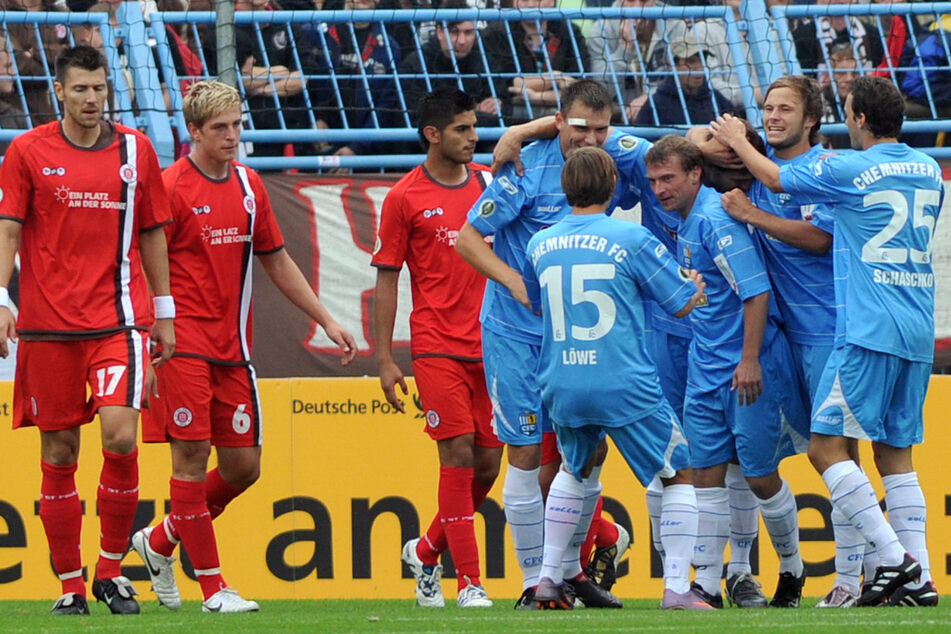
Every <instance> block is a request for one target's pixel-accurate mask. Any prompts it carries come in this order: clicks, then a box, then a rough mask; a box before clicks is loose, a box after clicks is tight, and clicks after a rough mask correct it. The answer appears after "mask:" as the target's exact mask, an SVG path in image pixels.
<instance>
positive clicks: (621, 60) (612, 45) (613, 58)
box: [587, 0, 663, 104]
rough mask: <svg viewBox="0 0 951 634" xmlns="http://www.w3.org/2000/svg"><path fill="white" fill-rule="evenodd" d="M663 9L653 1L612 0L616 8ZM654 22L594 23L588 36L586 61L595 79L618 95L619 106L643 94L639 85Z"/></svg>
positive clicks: (638, 20)
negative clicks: (589, 62) (619, 95)
mask: <svg viewBox="0 0 951 634" xmlns="http://www.w3.org/2000/svg"><path fill="white" fill-rule="evenodd" d="M658 5H661V6H662V5H663V3H658V2H656V0H615V2H614V4H613V5H611V6H612V7H615V8H645V7H653V6H658ZM656 25H657V21H656V20H646V19H640V18H624V19H622V20H602V21H600V22H597V23H595V25H594V26H593V27H592V28H591V31H590V32H589V34H588V37H587V40H588V57H589V58H590V59H591V68H590V70H591V72H592V73H594V78H595V79H597V80H598V81H600V82H602V83H604V84H605V85H606V86H607V87H608V89H609V90H611V91H612V92H614V89H615V84H614V82H615V81H617V84H618V85H617V88H618V89H619V90H620V92H621V103H624V104H626V103H630V101H631V100H632V99H634V98H635V97H638V96H640V95H641V94H642V93H643V92H644V86H643V82H642V81H641V78H642V76H643V75H642V72H643V70H644V63H643V60H644V59H646V57H647V50H648V47H649V46H650V43H651V40H652V39H653V35H654V31H655V27H656Z"/></svg>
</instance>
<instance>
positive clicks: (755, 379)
mask: <svg viewBox="0 0 951 634" xmlns="http://www.w3.org/2000/svg"><path fill="white" fill-rule="evenodd" d="M768 314H769V291H767V292H765V293H760V294H759V295H754V296H753V297H750V298H749V299H747V300H745V301H744V302H743V356H742V357H741V358H740V362H739V363H738V364H737V366H736V370H734V372H733V385H731V386H730V390H731V391H735V392H736V396H737V402H738V403H739V404H740V406H743V405H752V404H753V403H755V402H756V399H757V398H759V396H760V394H762V393H763V369H762V368H761V367H760V364H759V352H760V348H761V347H762V346H763V335H764V334H765V333H766V318H767V316H768Z"/></svg>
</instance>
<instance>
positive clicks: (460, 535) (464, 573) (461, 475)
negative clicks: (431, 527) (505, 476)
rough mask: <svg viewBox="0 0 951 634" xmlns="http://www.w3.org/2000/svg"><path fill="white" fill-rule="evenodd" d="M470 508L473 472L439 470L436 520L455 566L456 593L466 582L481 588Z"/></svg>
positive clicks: (476, 546)
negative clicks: (438, 520) (439, 524)
mask: <svg viewBox="0 0 951 634" xmlns="http://www.w3.org/2000/svg"><path fill="white" fill-rule="evenodd" d="M473 509H474V507H473V499H472V469H464V468H461V467H440V468H439V519H440V521H441V522H442V528H443V531H444V533H445V535H446V540H447V541H448V542H449V550H450V552H452V560H453V563H455V565H456V577H457V579H458V589H459V590H462V589H463V588H464V587H466V585H468V583H473V584H475V585H481V581H480V580H479V576H480V571H479V546H478V544H476V538H475V528H474V519H475V518H474V517H473V515H474V513H475V511H474V510H473ZM464 577H468V582H467V581H466V580H465V579H464Z"/></svg>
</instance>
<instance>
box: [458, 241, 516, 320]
mask: <svg viewBox="0 0 951 634" xmlns="http://www.w3.org/2000/svg"><path fill="white" fill-rule="evenodd" d="M456 252H457V253H458V254H459V255H460V256H461V257H462V259H463V260H465V261H466V262H468V263H469V264H470V265H471V266H472V268H474V269H475V270H476V271H478V272H479V273H482V275H485V276H486V277H487V278H489V279H490V280H493V281H495V282H498V283H499V284H501V285H503V286H504V287H505V288H507V289H508V290H509V292H510V293H511V294H512V297H514V298H515V301H517V302H518V303H520V304H521V305H523V306H525V307H526V308H528V309H529V310H531V309H532V305H531V302H529V300H528V291H526V290H525V280H523V279H522V274H521V273H519V272H518V271H516V270H515V269H513V268H512V267H511V266H509V265H508V264H506V263H505V262H503V261H502V260H501V258H499V256H497V255H496V254H495V251H493V250H492V247H490V246H489V244H488V243H487V242H486V241H485V237H484V236H483V235H482V234H481V233H479V230H478V229H476V228H475V227H473V226H472V225H470V224H469V223H468V222H466V223H465V224H464V225H462V229H460V230H459V237H458V238H457V239H456Z"/></svg>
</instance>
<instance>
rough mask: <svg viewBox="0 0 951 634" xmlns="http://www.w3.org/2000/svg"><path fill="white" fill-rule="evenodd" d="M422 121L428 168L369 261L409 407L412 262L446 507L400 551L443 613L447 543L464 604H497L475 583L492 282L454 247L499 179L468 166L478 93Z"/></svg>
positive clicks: (408, 188) (442, 95)
mask: <svg viewBox="0 0 951 634" xmlns="http://www.w3.org/2000/svg"><path fill="white" fill-rule="evenodd" d="M417 118H418V122H419V138H420V141H421V143H422V145H423V147H424V148H425V149H426V160H425V161H424V162H423V164H422V165H420V166H419V167H417V168H416V169H414V170H413V171H412V172H410V173H409V174H407V175H406V176H404V177H403V178H402V179H400V181H399V182H398V183H397V184H396V185H395V186H394V187H393V189H391V190H390V192H389V193H388V194H387V196H386V199H385V200H384V202H383V211H382V214H381V219H380V230H379V235H378V236H377V241H376V249H375V251H374V254H373V261H372V264H373V266H375V267H377V277H376V300H375V302H376V303H375V312H374V318H373V324H374V328H375V332H376V345H377V362H378V365H379V368H380V383H381V385H382V387H383V393H384V394H385V395H386V400H387V401H389V402H390V404H391V405H393V406H394V407H396V408H397V409H399V411H401V412H402V411H405V410H404V407H403V402H402V400H401V399H400V398H399V396H398V395H397V393H396V386H397V385H399V386H400V388H401V390H402V391H403V394H406V393H407V390H406V381H405V380H404V378H403V372H402V371H401V370H400V368H399V366H398V365H397V364H396V362H395V361H394V360H393V350H392V348H393V323H394V320H395V319H396V303H397V282H398V280H399V275H400V269H401V268H402V267H403V263H404V262H405V263H406V264H407V266H408V267H409V273H410V283H411V285H412V290H413V312H412V314H411V315H410V335H411V346H410V347H411V352H412V356H413V374H414V375H415V376H416V386H417V387H418V388H419V394H420V397H421V399H422V403H423V407H424V408H425V410H426V426H425V430H426V432H427V433H428V434H429V436H430V437H431V438H432V439H433V440H435V441H436V448H437V451H438V452H439V464H440V467H439V493H438V499H439V511H438V512H437V513H436V516H435V517H434V518H433V521H432V523H431V524H430V526H429V529H428V530H427V531H426V534H425V535H424V536H423V537H421V538H416V539H412V540H410V541H408V542H407V543H406V544H405V545H404V547H403V561H404V562H406V564H407V565H408V566H409V567H410V569H411V570H412V571H413V575H414V576H415V577H416V600H417V603H418V604H419V605H421V606H425V607H442V606H443V605H444V599H443V595H442V589H441V588H440V585H439V579H440V576H441V574H442V566H441V565H440V564H439V556H440V554H441V553H442V552H443V551H444V550H445V549H446V547H447V545H448V547H449V550H450V552H451V553H452V558H453V562H454V564H455V566H456V574H457V577H458V584H457V585H458V591H459V594H458V601H457V602H458V605H459V607H463V608H469V607H489V606H491V605H492V601H490V600H489V598H488V596H487V595H486V593H485V590H484V589H483V588H482V584H481V581H480V579H479V576H480V572H479V548H478V545H477V544H476V539H475V530H474V524H473V521H474V514H475V510H476V509H478V508H479V506H480V505H481V504H482V501H483V500H484V499H485V496H486V495H487V494H488V492H489V490H490V489H491V488H492V484H493V483H494V482H495V478H496V476H498V473H499V462H500V460H501V457H502V444H501V443H500V442H499V440H498V438H496V436H495V433H494V432H493V430H492V426H491V420H492V405H491V402H490V400H489V395H488V392H487V390H486V386H485V374H484V370H483V367H482V336H481V327H480V324H479V310H480V309H481V306H482V293H483V290H484V288H485V278H484V277H482V275H480V274H479V273H477V272H476V271H475V269H473V268H472V267H470V266H469V265H467V264H466V263H465V262H464V261H463V260H462V258H460V257H459V255H458V254H457V253H456V250H455V248H454V246H455V243H456V236H457V235H458V232H459V228H460V227H461V226H462V224H463V223H464V222H465V219H466V213H467V212H468V211H469V209H470V207H472V205H473V203H474V202H475V201H476V199H478V198H479V195H480V194H481V193H482V190H483V189H485V186H486V184H487V183H488V180H489V179H490V178H491V176H490V173H489V171H488V170H487V168H485V167H483V166H482V165H476V164H474V163H472V162H471V161H472V155H473V152H474V151H475V147H476V142H477V141H478V140H479V137H478V135H477V134H476V129H475V125H476V115H475V102H474V101H473V99H472V97H470V96H469V95H467V94H466V93H463V92H461V91H459V90H455V89H449V90H437V91H435V92H432V93H429V94H428V95H426V96H424V97H423V98H422V99H421V100H420V103H419V108H418V112H417Z"/></svg>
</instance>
